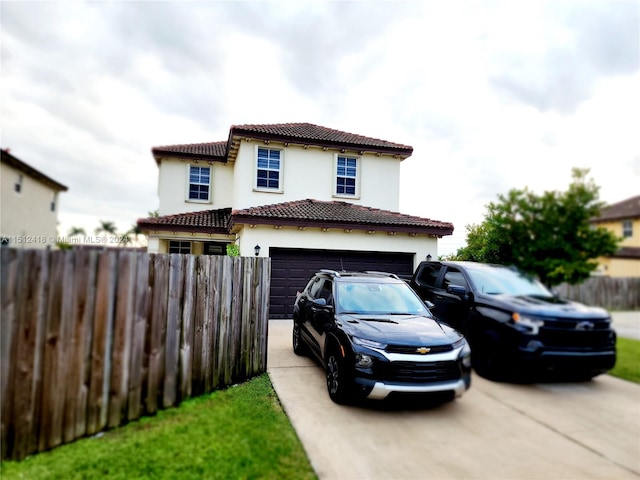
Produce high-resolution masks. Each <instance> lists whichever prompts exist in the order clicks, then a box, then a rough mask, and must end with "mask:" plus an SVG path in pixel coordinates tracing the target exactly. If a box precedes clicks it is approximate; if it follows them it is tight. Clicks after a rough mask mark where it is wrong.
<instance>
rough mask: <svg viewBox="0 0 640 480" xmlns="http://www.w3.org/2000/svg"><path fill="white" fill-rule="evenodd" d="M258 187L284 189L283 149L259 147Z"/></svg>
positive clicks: (257, 163)
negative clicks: (282, 180)
mask: <svg viewBox="0 0 640 480" xmlns="http://www.w3.org/2000/svg"><path fill="white" fill-rule="evenodd" d="M256 166H257V168H256V188H258V189H260V190H276V191H282V184H281V178H280V177H281V176H282V151H281V150H275V149H272V148H263V147H258V159H257V162H256Z"/></svg>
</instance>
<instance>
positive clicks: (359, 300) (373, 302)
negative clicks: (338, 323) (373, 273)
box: [336, 281, 429, 315]
mask: <svg viewBox="0 0 640 480" xmlns="http://www.w3.org/2000/svg"><path fill="white" fill-rule="evenodd" d="M337 296H338V298H337V301H336V307H337V313H359V314H370V315H381V314H391V315H416V314H420V315H425V314H426V315H429V312H428V310H427V309H426V308H425V307H424V305H423V303H422V301H421V300H420V299H419V298H418V296H417V295H415V294H414V293H413V290H411V288H409V286H408V285H407V284H405V283H372V282H348V281H341V282H339V283H338V284H337Z"/></svg>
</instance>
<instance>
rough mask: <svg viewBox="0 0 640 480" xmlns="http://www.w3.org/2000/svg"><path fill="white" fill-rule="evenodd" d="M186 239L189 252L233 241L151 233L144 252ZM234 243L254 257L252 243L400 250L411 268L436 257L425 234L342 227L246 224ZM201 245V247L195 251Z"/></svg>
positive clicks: (265, 250) (264, 252)
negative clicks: (204, 245) (203, 245)
mask: <svg viewBox="0 0 640 480" xmlns="http://www.w3.org/2000/svg"><path fill="white" fill-rule="evenodd" d="M167 238H170V239H171V240H186V241H192V242H196V243H194V245H193V247H192V253H194V254H200V253H202V250H201V246H200V247H199V246H198V244H197V242H200V241H229V242H234V241H235V240H236V237H234V236H233V235H227V236H222V235H218V236H216V238H212V237H204V238H203V237H200V236H198V235H188V234H187V235H185V234H172V233H170V232H152V233H151V235H150V237H149V244H148V247H147V251H148V252H149V253H167V252H168V240H167ZM237 243H238V245H239V246H240V255H241V256H243V257H252V256H255V250H254V248H255V246H256V245H260V256H261V257H268V256H269V251H270V249H271V248H274V247H275V248H308V249H325V250H353V251H363V252H369V251H371V252H403V253H414V260H413V262H414V268H415V267H417V266H418V263H420V262H421V261H422V260H425V259H426V257H427V255H432V256H433V258H438V245H437V239H436V238H433V237H430V236H427V235H416V236H409V234H407V233H396V234H395V235H390V234H388V233H386V232H374V233H367V232H365V231H360V230H352V231H351V232H350V233H346V232H345V231H344V230H342V229H328V230H327V231H322V230H321V229H319V228H305V229H303V230H300V229H298V228H296V227H282V228H278V229H276V228H274V227H273V226H262V225H256V226H255V227H254V228H251V227H247V226H245V227H244V228H243V229H242V230H241V231H240V232H239V233H238V235H237ZM198 248H200V250H198Z"/></svg>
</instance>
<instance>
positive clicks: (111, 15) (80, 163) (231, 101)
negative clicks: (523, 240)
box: [0, 0, 640, 254]
mask: <svg viewBox="0 0 640 480" xmlns="http://www.w3.org/2000/svg"><path fill="white" fill-rule="evenodd" d="M639 12H640V1H637V0H634V1H631V0H629V1H626V0H610V1H607V0H598V1H589V0H579V1H562V0H556V1H549V2H544V1H533V0H531V1H513V0H508V1H476V2H471V1H469V2H462V1H428V2H422V1H413V2H402V1H393V2H391V1H389V2H384V1H359V2H305V1H292V2H276V1H271V2H231V1H229V2H218V1H202V2H178V1H155V2H151V1H150V2H131V1H126V2H125V1H108V2H107V1H94V2H80V1H46V2H27V1H18V2H13V1H7V0H0V22H1V42H2V45H1V48H2V50H1V71H0V74H1V79H0V80H1V83H0V99H1V104H0V108H1V112H0V113H1V120H0V122H1V124H0V127H1V130H0V135H1V137H0V143H1V147H2V148H10V149H11V152H12V154H14V155H15V156H16V157H18V158H19V159H21V160H23V161H25V162H26V163H28V164H30V165H32V166H33V167H35V168H37V169H39V170H41V171H42V172H43V173H45V174H47V175H49V176H50V177H52V178H53V179H54V180H56V181H58V182H60V183H63V184H64V185H67V186H68V187H69V191H68V192H66V193H63V194H62V195H61V202H60V215H59V220H60V227H59V234H61V235H65V234H66V233H67V232H68V231H69V229H70V227H72V226H74V227H83V228H85V230H86V231H87V233H88V234H91V233H92V232H93V230H94V229H95V228H96V227H97V226H98V224H99V220H107V221H112V222H114V223H116V225H117V226H118V228H119V229H120V230H121V231H125V230H127V229H129V228H130V227H131V226H132V225H133V224H134V223H135V222H136V220H137V219H138V218H142V217H146V216H147V214H148V212H149V211H152V210H155V209H156V208H157V207H158V197H157V177H158V171H157V167H156V164H155V162H154V160H153V157H152V156H151V148H152V147H153V146H159V145H170V144H180V143H200V142H212V141H219V140H226V139H227V137H228V133H229V128H230V126H231V125H239V124H251V123H288V122H309V123H314V124H318V125H322V126H325V127H329V128H335V129H339V130H344V131H347V132H351V133H357V134H361V135H366V136H371V137H376V138H382V139H385V140H389V141H392V142H398V143H403V144H408V145H411V146H413V148H414V154H413V156H412V157H410V158H409V159H407V160H405V161H404V162H402V167H401V191H402V193H401V198H400V211H401V212H402V213H407V214H412V215H419V216H422V217H427V218H432V219H435V220H441V221H447V222H452V223H453V224H454V227H455V232H454V235H453V236H451V237H445V238H444V239H442V240H441V242H440V251H439V254H447V253H451V252H453V251H455V250H456V249H457V248H458V247H461V246H463V245H464V243H465V226H466V225H469V224H474V223H480V222H481V221H482V220H483V216H484V213H485V212H486V209H485V206H486V205H487V204H488V203H489V202H491V201H495V200H496V199H497V195H498V194H500V193H507V192H508V191H509V190H510V189H513V188H524V187H528V188H530V189H531V190H533V191H535V192H539V193H542V192H543V191H545V190H566V189H567V188H568V185H569V183H570V181H571V169H572V168H573V167H580V168H589V169H590V170H591V177H592V178H593V179H594V180H595V182H596V184H597V185H599V186H600V187H601V190H600V198H601V199H602V200H603V201H605V202H607V203H614V202H618V201H620V200H624V199H626V198H628V197H631V196H633V195H637V194H639V193H640V135H639V133H638V132H640V68H639V64H640V36H639V30H640V15H639Z"/></svg>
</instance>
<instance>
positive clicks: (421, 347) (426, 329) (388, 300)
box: [293, 270, 471, 403]
mask: <svg viewBox="0 0 640 480" xmlns="http://www.w3.org/2000/svg"><path fill="white" fill-rule="evenodd" d="M293 351H294V352H295V353H296V354H298V355H305V354H311V355H313V356H314V357H315V358H316V359H317V360H319V361H320V362H321V364H322V366H323V367H324V368H325V371H326V375H327V389H328V391H329V396H330V397H331V399H332V400H333V401H334V402H336V403H349V402H350V401H352V400H354V399H357V398H372V399H384V398H386V397H387V396H388V395H389V394H390V393H444V394H445V395H449V394H450V395H449V396H450V398H454V397H455V396H460V395H462V394H463V393H464V392H465V391H466V390H467V389H468V388H469V385H470V382H471V375H470V373H471V359H470V356H469V355H470V348H469V346H468V345H467V342H466V340H465V339H464V337H463V336H462V335H461V334H460V333H459V332H457V331H456V330H454V329H453V328H451V327H449V326H448V325H445V324H443V323H440V322H439V321H438V320H436V319H435V318H434V317H433V315H431V312H429V310H428V309H427V308H426V307H425V305H424V303H423V302H422V300H420V298H419V297H418V296H417V295H416V293H415V292H414V291H413V290H412V289H411V288H410V287H409V285H407V283H406V282H404V281H403V280H400V279H399V278H398V277H397V276H395V275H393V274H389V273H384V272H336V271H333V270H321V271H319V272H318V273H316V274H315V275H314V276H312V277H311V280H310V281H309V283H308V284H307V286H306V288H305V289H304V291H303V292H302V293H299V294H298V297H297V299H296V302H295V304H294V307H293Z"/></svg>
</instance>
